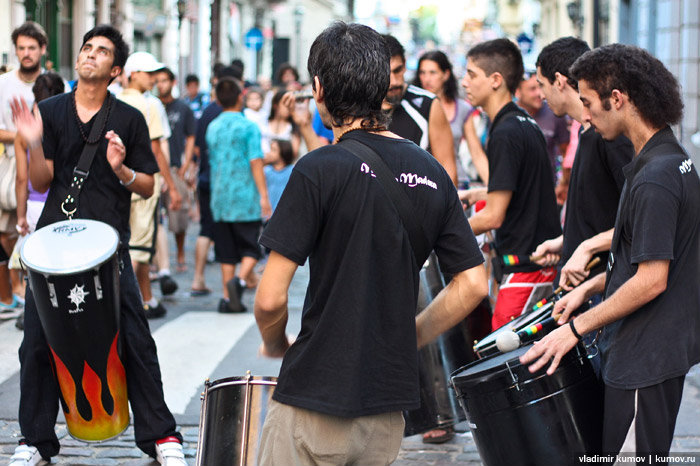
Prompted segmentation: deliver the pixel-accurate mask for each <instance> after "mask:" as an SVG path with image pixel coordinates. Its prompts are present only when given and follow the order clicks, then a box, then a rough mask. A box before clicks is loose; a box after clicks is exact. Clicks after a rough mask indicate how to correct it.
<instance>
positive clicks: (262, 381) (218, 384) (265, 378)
mask: <svg viewBox="0 0 700 466" xmlns="http://www.w3.org/2000/svg"><path fill="white" fill-rule="evenodd" d="M204 385H205V387H206V389H207V391H209V390H213V389H217V388H223V387H229V386H233V385H261V386H262V385H267V386H276V385H277V377H274V376H271V375H251V376H249V377H248V376H245V375H242V376H233V377H224V378H221V379H216V380H214V381H213V382H210V381H206V382H204Z"/></svg>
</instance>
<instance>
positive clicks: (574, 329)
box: [569, 319, 583, 341]
mask: <svg viewBox="0 0 700 466" xmlns="http://www.w3.org/2000/svg"><path fill="white" fill-rule="evenodd" d="M569 327H570V328H571V331H572V332H573V334H574V336H575V337H576V338H577V339H578V340H579V341H580V340H583V337H582V336H581V335H579V333H578V332H577V331H576V327H574V320H573V319H571V320H570V321H569Z"/></svg>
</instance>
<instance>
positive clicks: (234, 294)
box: [226, 277, 246, 312]
mask: <svg viewBox="0 0 700 466" xmlns="http://www.w3.org/2000/svg"><path fill="white" fill-rule="evenodd" d="M226 291H228V298H229V301H228V306H229V308H230V309H231V312H245V310H246V309H245V306H244V305H243V303H242V301H241V298H242V296H243V285H242V284H241V282H240V280H238V278H236V277H233V278H232V279H231V280H229V281H228V282H226Z"/></svg>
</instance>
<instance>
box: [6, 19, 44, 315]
mask: <svg viewBox="0 0 700 466" xmlns="http://www.w3.org/2000/svg"><path fill="white" fill-rule="evenodd" d="M12 43H13V44H14V46H15V54H16V56H17V61H18V62H19V68H17V69H15V70H12V71H10V72H8V73H5V74H3V75H2V76H0V143H2V144H3V145H4V146H5V151H6V152H7V155H8V156H9V157H13V156H14V155H15V149H14V142H15V136H16V132H15V123H14V121H13V120H12V111H11V110H10V101H11V100H12V98H14V97H21V98H23V99H24V100H25V101H26V102H27V105H29V106H31V105H33V104H34V94H33V93H32V87H33V86H34V81H36V78H37V77H38V76H39V75H40V74H41V72H42V69H41V57H42V56H44V54H45V53H46V45H47V43H48V37H47V35H46V32H45V31H44V29H43V28H42V27H41V26H40V25H38V24H37V23H35V22H33V21H27V22H26V23H24V24H22V25H21V26H19V27H18V28H17V29H15V30H14V31H12ZM25 157H26V154H25ZM16 226H17V210H16V209H12V210H0V243H2V248H3V249H4V250H5V251H7V252H8V253H11V252H12V249H13V248H14V245H15V242H16V241H17V231H16V230H15V228H16ZM3 256H4V254H3ZM9 273H10V272H9V270H8V268H7V261H3V262H2V263H0V316H1V317H2V318H3V319H7V318H10V317H13V316H15V315H18V314H19V312H20V310H21V308H22V301H21V298H20V297H21V296H24V291H23V288H24V287H23V283H22V280H21V278H20V276H19V274H17V273H16V272H15V271H13V272H12V273H13V277H12V278H13V283H14V286H13V287H12V288H11V287H10V280H9ZM13 291H14V293H13Z"/></svg>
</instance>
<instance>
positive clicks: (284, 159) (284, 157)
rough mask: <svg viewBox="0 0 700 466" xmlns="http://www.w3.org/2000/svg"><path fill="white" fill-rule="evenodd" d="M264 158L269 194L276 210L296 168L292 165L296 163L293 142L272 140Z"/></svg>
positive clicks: (271, 203) (273, 209)
mask: <svg viewBox="0 0 700 466" xmlns="http://www.w3.org/2000/svg"><path fill="white" fill-rule="evenodd" d="M264 160H265V164H266V165H265V181H266V182H267V194H268V196H269V197H270V205H271V206H272V211H273V212H274V211H275V208H276V207H277V203H278V202H279V200H280V197H282V192H283V191H284V188H285V186H287V181H289V176H290V175H291V174H292V169H293V168H294V166H293V165H292V164H293V163H294V150H293V149H292V143H291V142H289V141H285V140H282V139H273V140H272V141H270V151H269V152H268V153H267V154H265V159H264Z"/></svg>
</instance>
